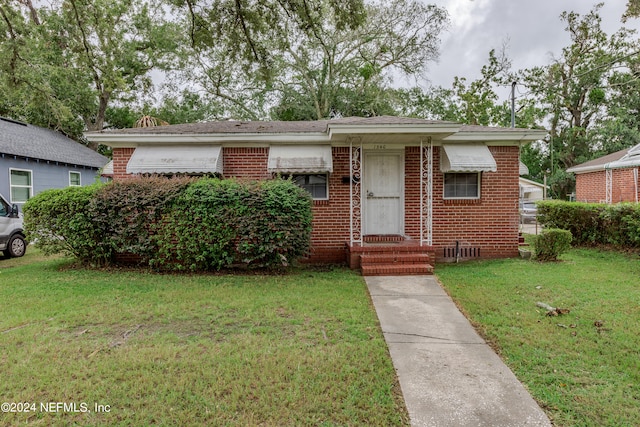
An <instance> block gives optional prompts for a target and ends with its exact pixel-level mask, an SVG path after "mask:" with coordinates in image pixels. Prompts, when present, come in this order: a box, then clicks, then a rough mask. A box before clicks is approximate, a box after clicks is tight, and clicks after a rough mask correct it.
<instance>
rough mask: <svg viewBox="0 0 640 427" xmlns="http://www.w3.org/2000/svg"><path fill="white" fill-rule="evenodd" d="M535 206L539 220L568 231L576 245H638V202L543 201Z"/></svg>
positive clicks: (549, 226) (639, 229) (633, 246)
mask: <svg viewBox="0 0 640 427" xmlns="http://www.w3.org/2000/svg"><path fill="white" fill-rule="evenodd" d="M537 206H538V221H539V222H540V223H541V224H542V225H543V226H545V227H548V228H560V229H563V230H568V231H570V232H571V234H572V236H573V242H574V243H575V244H578V245H594V244H598V243H604V244H611V245H616V246H620V247H625V248H638V247H640V204H637V203H620V204H616V205H608V204H600V203H580V202H562V201H543V202H538V203H537Z"/></svg>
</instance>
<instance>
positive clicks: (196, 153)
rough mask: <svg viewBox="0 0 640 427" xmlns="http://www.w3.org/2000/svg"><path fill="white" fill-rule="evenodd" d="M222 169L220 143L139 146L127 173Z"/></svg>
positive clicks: (218, 171)
mask: <svg viewBox="0 0 640 427" xmlns="http://www.w3.org/2000/svg"><path fill="white" fill-rule="evenodd" d="M222 172H223V164H222V147H221V146H219V145H191V146H153V147H138V148H136V149H135V151H134V152H133V154H132V155H131V159H129V163H127V173H149V174H172V173H188V174H205V173H219V174H222Z"/></svg>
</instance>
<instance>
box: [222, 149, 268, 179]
mask: <svg viewBox="0 0 640 427" xmlns="http://www.w3.org/2000/svg"><path fill="white" fill-rule="evenodd" d="M222 153H223V156H224V157H223V162H224V174H223V175H224V176H225V177H228V178H229V177H237V178H247V179H255V180H259V179H268V178H270V177H271V175H270V174H269V172H268V171H267V161H268V160H269V148H268V147H224V148H223V149H222Z"/></svg>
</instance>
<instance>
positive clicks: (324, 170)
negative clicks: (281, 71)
mask: <svg viewBox="0 0 640 427" xmlns="http://www.w3.org/2000/svg"><path fill="white" fill-rule="evenodd" d="M545 135H546V132H545V131H540V130H530V129H511V128H493V127H482V126H464V125H460V124H458V123H452V122H443V121H430V120H422V119H412V118H401V117H389V116H384V117H372V118H357V117H352V118H343V119H336V120H323V121H314V122H244V121H224V122H210V123H194V124H182V125H172V126H159V127H149V128H135V129H123V130H116V131H102V132H93V133H87V134H86V137H87V138H88V139H89V140H91V141H93V142H97V143H101V144H105V145H108V146H110V147H112V148H113V179H114V180H122V179H133V178H135V177H136V176H138V175H140V174H167V175H171V174H190V175H198V174H218V175H219V176H222V177H225V178H229V177H235V178H239V179H252V180H256V179H274V178H277V177H282V176H284V177H291V178H292V179H293V180H294V182H296V183H298V184H299V185H300V186H302V187H303V188H305V189H307V190H308V191H309V192H310V193H311V195H312V197H313V214H314V220H313V232H312V250H311V253H310V255H309V258H308V261H310V262H332V263H334V262H338V263H349V265H350V266H351V267H352V268H362V271H363V274H412V273H426V272H429V271H431V264H433V262H434V261H435V260H437V261H452V260H457V259H460V258H499V257H511V256H517V255H518V226H519V212H518V197H519V192H520V191H519V183H518V178H519V168H520V163H519V150H520V147H521V146H522V145H523V144H527V143H529V142H531V141H535V140H538V139H541V138H543V137H544V136H545Z"/></svg>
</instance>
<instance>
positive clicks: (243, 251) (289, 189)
mask: <svg viewBox="0 0 640 427" xmlns="http://www.w3.org/2000/svg"><path fill="white" fill-rule="evenodd" d="M244 204H245V205H246V208H247V210H248V211H247V214H248V215H244V216H241V217H240V218H239V219H240V222H239V223H238V233H237V236H238V237H237V240H236V241H235V251H236V253H237V254H238V256H239V257H240V258H239V261H240V262H242V263H246V264H250V265H254V266H258V267H270V268H273V267H277V266H286V265H287V264H288V263H289V262H291V260H293V259H295V258H298V257H300V256H302V255H304V254H305V253H307V251H308V250H309V245H310V242H311V226H312V224H311V222H312V211H311V206H312V200H311V197H310V195H309V193H307V192H306V191H305V190H303V189H301V188H300V187H298V186H297V185H295V184H293V182H291V181H288V180H282V179H274V180H271V181H261V182H259V183H257V185H255V186H254V188H253V196H252V197H248V198H247V199H245V201H244Z"/></svg>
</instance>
